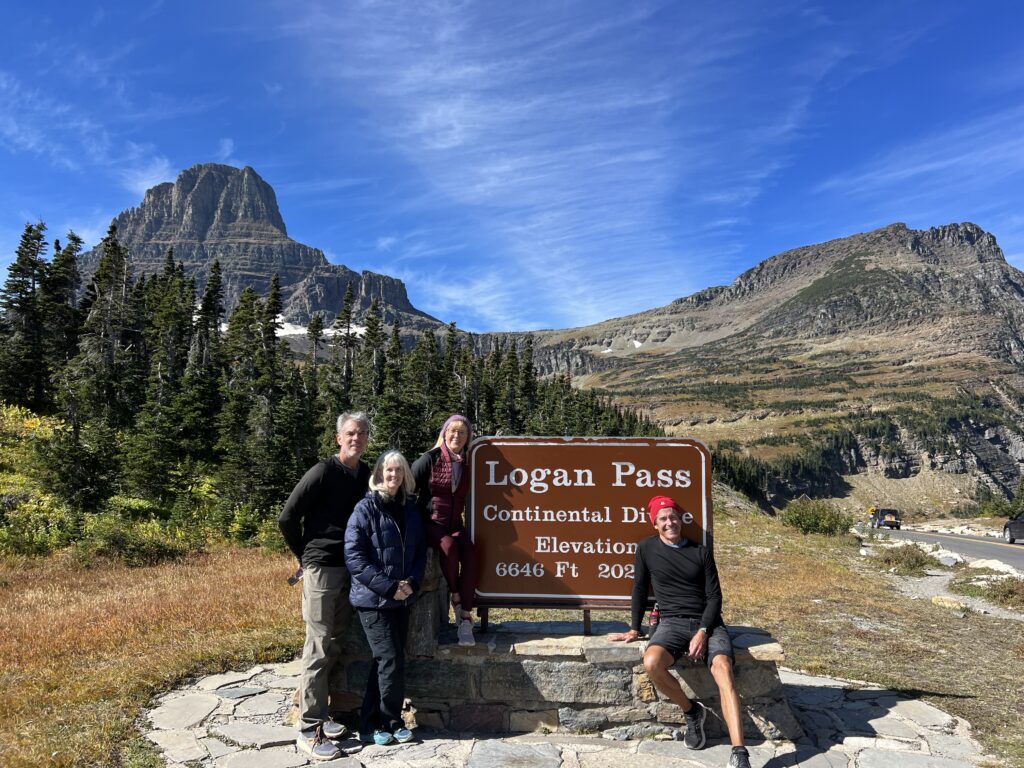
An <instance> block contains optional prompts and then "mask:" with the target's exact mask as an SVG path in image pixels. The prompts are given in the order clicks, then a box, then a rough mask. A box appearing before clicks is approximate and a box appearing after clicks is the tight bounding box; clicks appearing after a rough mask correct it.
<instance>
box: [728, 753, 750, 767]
mask: <svg viewBox="0 0 1024 768" xmlns="http://www.w3.org/2000/svg"><path fill="white" fill-rule="evenodd" d="M729 768H750V755H749V754H748V753H747V750H745V749H744V750H742V751H737V750H736V749H733V751H732V755H730V756H729Z"/></svg>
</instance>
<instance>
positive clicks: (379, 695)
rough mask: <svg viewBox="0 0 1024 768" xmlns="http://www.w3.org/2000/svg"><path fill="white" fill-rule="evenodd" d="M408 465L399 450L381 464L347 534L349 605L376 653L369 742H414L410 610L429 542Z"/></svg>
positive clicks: (369, 689)
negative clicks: (408, 663) (408, 679)
mask: <svg viewBox="0 0 1024 768" xmlns="http://www.w3.org/2000/svg"><path fill="white" fill-rule="evenodd" d="M413 487H414V486H413V480H412V472H411V471H410V469H409V463H408V462H407V461H406V460H405V457H403V456H402V454H400V453H399V452H398V451H388V452H387V453H384V454H383V455H381V457H380V458H379V459H377V464H376V466H375V467H374V469H373V476H372V477H371V478H370V492H369V493H368V494H367V495H366V497H365V498H364V499H363V500H362V501H360V502H359V503H358V504H356V508H355V510H353V512H352V516H351V517H350V518H349V521H348V527H347V528H346V529H345V564H346V565H347V566H348V570H349V573H351V574H352V587H351V590H350V591H349V600H350V602H351V603H352V605H353V606H354V607H355V608H356V611H357V613H358V614H359V621H360V623H361V624H362V625H363V631H364V632H365V633H366V639H367V641H368V642H369V644H370V650H371V652H372V653H373V661H372V662H371V664H370V674H369V678H368V679H367V681H366V693H365V694H364V695H363V706H362V710H361V711H360V713H359V738H360V739H361V740H362V741H363V742H365V743H376V744H381V745H383V744H390V743H391V742H392V741H399V742H404V741H409V740H411V739H412V733H411V732H410V731H409V730H408V729H407V728H406V727H405V725H404V724H403V722H402V702H403V701H404V700H405V639H406V636H407V635H408V631H409V606H410V605H411V604H412V603H413V602H415V600H416V598H417V597H418V594H417V593H418V591H419V588H420V582H421V581H422V580H423V569H424V566H425V564H426V542H425V540H424V536H423V523H422V522H421V520H420V516H419V512H418V509H417V507H416V503H415V500H414V499H413V497H412V490H413Z"/></svg>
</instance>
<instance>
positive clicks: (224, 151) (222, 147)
mask: <svg viewBox="0 0 1024 768" xmlns="http://www.w3.org/2000/svg"><path fill="white" fill-rule="evenodd" d="M234 154H235V140H234V139H230V138H224V139H221V140H220V141H218V142H217V151H216V152H214V153H213V159H214V160H216V161H217V162H218V163H229V164H232V165H238V161H237V160H235V159H234V157H233V155H234Z"/></svg>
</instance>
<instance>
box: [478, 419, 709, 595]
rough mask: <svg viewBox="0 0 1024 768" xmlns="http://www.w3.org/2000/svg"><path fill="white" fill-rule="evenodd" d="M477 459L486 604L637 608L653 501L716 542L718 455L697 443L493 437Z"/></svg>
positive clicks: (690, 533) (481, 445)
mask: <svg viewBox="0 0 1024 768" xmlns="http://www.w3.org/2000/svg"><path fill="white" fill-rule="evenodd" d="M469 455H470V467H471V472H472V490H471V492H470V501H469V506H468V508H467V518H468V520H467V522H468V524H469V528H470V531H471V533H472V536H473V542H474V543H475V545H476V548H477V553H478V557H479V562H480V580H479V584H478V586H477V596H478V601H479V603H480V604H481V605H485V606H486V605H492V606H500V605H535V606H547V605H550V606H556V605H557V606H584V607H591V606H593V607H599V606H623V605H628V604H629V599H630V592H631V590H632V588H633V563H634V559H635V554H636V543H637V542H638V541H640V540H641V539H643V538H646V537H647V536H652V535H654V528H653V527H652V526H651V523H650V520H649V519H648V517H647V510H646V504H647V502H648V501H649V500H650V498H651V497H652V496H668V497H669V498H671V499H672V500H673V501H675V502H676V503H677V504H678V505H679V506H680V507H681V508H682V509H683V511H684V515H683V536H685V537H686V538H688V539H690V540H691V541H696V542H700V543H702V544H706V545H710V543H711V542H710V534H711V454H710V452H709V451H708V449H707V448H706V447H705V446H704V445H703V444H702V443H700V442H698V441H696V440H690V439H685V438H648V437H637V438H632V437H627V438H619V437H484V438H479V439H477V440H474V441H473V444H472V446H471V447H470V453H469Z"/></svg>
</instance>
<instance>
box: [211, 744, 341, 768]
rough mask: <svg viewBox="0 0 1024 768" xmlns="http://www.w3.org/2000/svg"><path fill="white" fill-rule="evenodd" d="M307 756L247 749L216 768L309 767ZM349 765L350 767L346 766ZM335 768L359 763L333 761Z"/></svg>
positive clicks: (290, 749)
mask: <svg viewBox="0 0 1024 768" xmlns="http://www.w3.org/2000/svg"><path fill="white" fill-rule="evenodd" d="M308 763H309V760H307V759H306V755H300V754H299V753H298V751H297V750H296V749H295V748H294V747H275V748H274V749H247V750H244V751H242V752H235V753H233V754H230V755H226V756H224V757H222V758H220V759H218V760H217V762H216V763H215V766H216V768H296V767H297V766H300V765H307V764H308ZM346 763H348V766H346V765H345V764H346ZM331 765H332V766H334V767H335V768H343V767H344V768H358V766H359V763H357V762H351V761H350V760H348V759H345V758H342V759H341V760H332V761H331Z"/></svg>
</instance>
